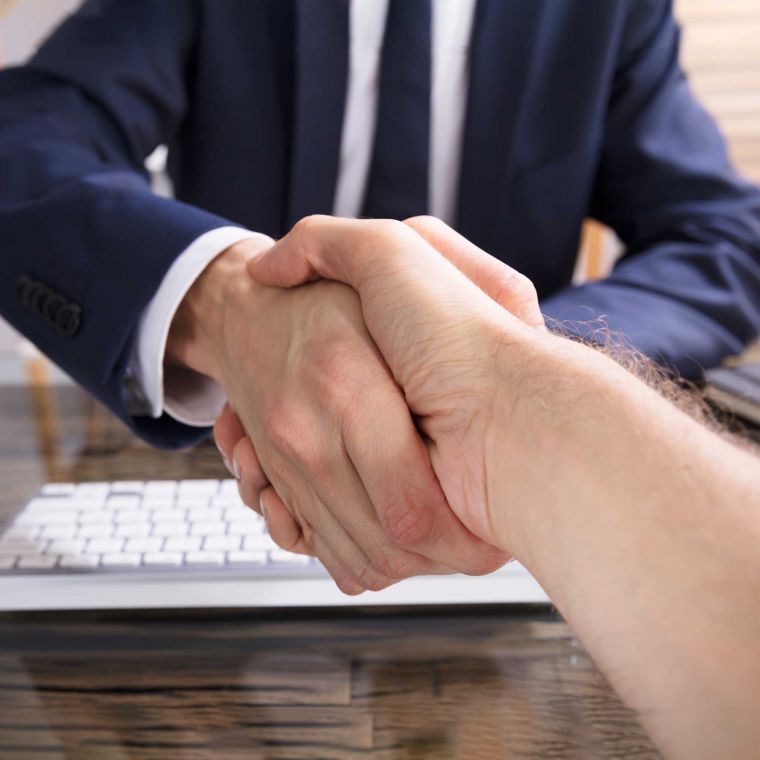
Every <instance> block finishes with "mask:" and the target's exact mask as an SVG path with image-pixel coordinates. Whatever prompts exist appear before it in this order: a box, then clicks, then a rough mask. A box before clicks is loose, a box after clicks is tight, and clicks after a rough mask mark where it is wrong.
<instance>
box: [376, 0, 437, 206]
mask: <svg viewBox="0 0 760 760" xmlns="http://www.w3.org/2000/svg"><path fill="white" fill-rule="evenodd" d="M430 51H431V10H430V0H390V4H389V7H388V18H387V21H386V25H385V36H384V38H383V49H382V59H381V63H380V91H379V94H378V102H377V124H376V128H375V143H374V150H373V153H372V160H371V162H370V170H369V177H368V180H367V191H366V194H365V197H364V198H365V199H364V216H369V217H373V218H376V219H377V218H387V219H405V218H406V217H409V216H415V215H416V214H426V213H428V154H429V150H430V77H431V74H430V64H431V52H430Z"/></svg>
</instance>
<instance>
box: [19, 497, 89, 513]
mask: <svg viewBox="0 0 760 760" xmlns="http://www.w3.org/2000/svg"><path fill="white" fill-rule="evenodd" d="M72 511H74V512H75V511H76V508H73V509H72V507H71V502H70V501H69V499H52V498H51V499H44V498H38V499H32V500H31V501H30V502H29V503H28V504H27V505H26V507H25V508H24V512H25V513H26V514H41V513H44V514H48V513H52V514H61V513H63V512H72Z"/></svg>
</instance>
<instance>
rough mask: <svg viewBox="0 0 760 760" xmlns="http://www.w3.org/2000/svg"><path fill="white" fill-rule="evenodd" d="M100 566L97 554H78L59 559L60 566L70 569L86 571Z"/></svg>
mask: <svg viewBox="0 0 760 760" xmlns="http://www.w3.org/2000/svg"><path fill="white" fill-rule="evenodd" d="M99 564H100V555H99V554H79V555H71V556H65V555H64V556H63V557H61V562H60V566H61V567H67V568H70V569H87V568H93V567H97V566H98V565H99Z"/></svg>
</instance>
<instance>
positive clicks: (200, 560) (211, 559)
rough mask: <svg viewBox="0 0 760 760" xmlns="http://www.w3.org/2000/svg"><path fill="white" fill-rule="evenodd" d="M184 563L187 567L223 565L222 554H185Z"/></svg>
mask: <svg viewBox="0 0 760 760" xmlns="http://www.w3.org/2000/svg"><path fill="white" fill-rule="evenodd" d="M185 562H186V563H187V564H188V565H223V564H224V552H203V551H202V552H187V554H185Z"/></svg>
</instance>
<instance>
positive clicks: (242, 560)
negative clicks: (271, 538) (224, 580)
mask: <svg viewBox="0 0 760 760" xmlns="http://www.w3.org/2000/svg"><path fill="white" fill-rule="evenodd" d="M227 561H228V562H229V563H230V564H231V565H266V563H267V553H266V552H243V551H240V552H230V553H229V554H228V555H227Z"/></svg>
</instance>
